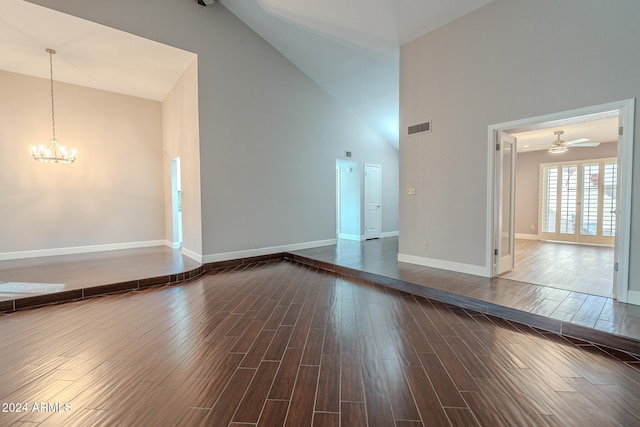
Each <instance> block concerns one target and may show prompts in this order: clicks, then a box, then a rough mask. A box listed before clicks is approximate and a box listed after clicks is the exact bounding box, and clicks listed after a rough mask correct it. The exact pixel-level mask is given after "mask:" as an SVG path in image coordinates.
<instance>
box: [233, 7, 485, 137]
mask: <svg viewBox="0 0 640 427" xmlns="http://www.w3.org/2000/svg"><path fill="white" fill-rule="evenodd" d="M490 1H491V0H403V1H397V0H349V1H344V0H325V1H321V2H317V1H312V0H243V1H238V0H221V3H222V4H223V5H224V6H225V7H226V8H227V9H229V10H230V11H231V12H232V13H233V14H235V15H236V16H237V17H238V18H240V19H241V20H242V21H243V22H244V23H246V24H247V25H248V26H249V27H251V28H252V29H253V30H254V31H255V32H256V33H258V34H259V35H260V36H261V37H262V38H264V39H265V40H266V41H267V42H269V43H270V44H271V45H272V46H273V47H275V48H276V49H277V50H278V51H280V52H281V53H282V54H283V55H284V56H285V57H286V58H288V59H289V60H290V61H291V62H292V63H293V64H295V65H296V66H297V67H298V68H300V69H301V70H302V71H303V72H304V73H306V74H307V75H308V76H309V77H311V78H312V79H313V80H314V81H315V82H316V83H318V84H319V85H320V86H321V87H322V88H323V89H324V90H326V91H327V92H328V93H330V94H331V95H332V96H333V97H334V98H336V99H337V100H338V101H339V102H340V103H341V104H342V105H343V106H345V107H346V108H347V109H349V110H350V111H352V112H353V113H355V114H356V115H357V116H359V117H360V118H362V119H363V120H365V121H366V122H368V123H369V125H370V126H371V127H372V128H374V129H375V130H376V131H377V132H378V133H379V134H381V135H382V136H384V137H385V138H386V139H387V140H388V141H389V142H390V143H392V144H393V145H394V146H396V147H397V146H398V114H399V113H398V112H399V101H398V97H399V80H400V76H399V51H400V46H402V45H403V44H405V43H407V42H410V41H412V40H414V39H416V38H418V37H420V36H421V35H423V34H426V33H428V32H430V31H432V30H434V29H436V28H438V27H440V26H443V25H445V24H447V23H449V22H451V21H453V20H455V19H457V18H459V17H461V16H463V15H465V14H467V13H469V12H471V11H473V10H475V9H477V8H479V7H482V6H484V5H485V4H487V3H489V2H490Z"/></svg>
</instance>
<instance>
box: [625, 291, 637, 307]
mask: <svg viewBox="0 0 640 427" xmlns="http://www.w3.org/2000/svg"><path fill="white" fill-rule="evenodd" d="M627 304H635V305H640V292H639V291H632V290H629V292H628V293H627Z"/></svg>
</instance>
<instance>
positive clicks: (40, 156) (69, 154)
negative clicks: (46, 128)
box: [31, 49, 78, 163]
mask: <svg viewBox="0 0 640 427" xmlns="http://www.w3.org/2000/svg"><path fill="white" fill-rule="evenodd" d="M45 50H46V51H47V53H48V54H49V71H50V76H51V127H52V128H53V137H52V138H51V140H50V141H49V145H45V144H40V145H38V146H35V145H33V146H32V147H31V156H33V158H34V159H35V160H39V161H41V162H48V163H73V162H75V160H76V159H77V158H78V152H77V151H76V150H75V148H74V149H72V150H68V149H67V147H65V146H64V145H61V144H60V143H58V140H57V139H56V115H55V110H54V102H53V54H54V53H56V51H55V50H53V49H45Z"/></svg>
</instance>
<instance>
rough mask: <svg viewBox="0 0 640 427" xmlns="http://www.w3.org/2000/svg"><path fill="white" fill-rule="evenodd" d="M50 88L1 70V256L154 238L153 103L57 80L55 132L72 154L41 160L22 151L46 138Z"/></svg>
mask: <svg viewBox="0 0 640 427" xmlns="http://www.w3.org/2000/svg"><path fill="white" fill-rule="evenodd" d="M49 90H50V87H49V80H48V79H39V78H34V77H29V76H25V75H21V74H15V73H9V72H5V71H0V94H2V95H1V96H0V123H1V125H0V151H1V152H2V156H0V182H1V183H2V186H0V200H1V203H0V218H2V220H1V221H0V236H1V238H0V253H2V254H4V255H3V257H5V258H13V257H22V256H27V255H37V254H41V255H47V254H56V253H60V250H62V249H65V248H77V247H84V249H86V247H88V246H99V247H102V248H107V246H108V248H113V245H115V247H122V246H125V247H126V246H137V245H142V246H144V245H149V244H159V243H161V242H162V241H163V240H164V212H163V204H164V196H163V191H162V132H161V121H162V117H161V106H160V103H159V102H155V101H149V100H145V99H141V98H135V97H131V96H125V95H119V94H115V93H111V92H105V91H100V90H95V89H89V88H86V87H81V86H75V85H70V84H65V83H60V82H55V88H54V90H55V119H56V137H57V139H58V140H59V141H60V142H61V143H62V144H64V145H66V146H67V147H69V148H76V149H77V150H78V152H79V156H78V160H77V161H76V162H75V163H74V164H52V163H41V162H36V161H35V160H33V158H31V156H30V153H29V148H30V146H31V145H33V144H40V143H45V144H47V143H48V141H49V139H51V133H52V129H51V98H50V95H49ZM105 245H106V246H105ZM109 245H111V246H109ZM118 245H119V246H118ZM34 251H36V252H34ZM37 251H40V252H37ZM43 251H44V252H43Z"/></svg>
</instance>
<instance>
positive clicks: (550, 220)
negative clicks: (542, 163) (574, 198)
mask: <svg viewBox="0 0 640 427" xmlns="http://www.w3.org/2000/svg"><path fill="white" fill-rule="evenodd" d="M557 203H558V167H557V166H549V167H545V168H544V175H543V177H542V232H543V233H555V232H556V207H557Z"/></svg>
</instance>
